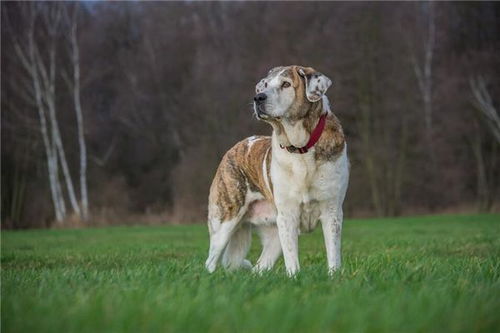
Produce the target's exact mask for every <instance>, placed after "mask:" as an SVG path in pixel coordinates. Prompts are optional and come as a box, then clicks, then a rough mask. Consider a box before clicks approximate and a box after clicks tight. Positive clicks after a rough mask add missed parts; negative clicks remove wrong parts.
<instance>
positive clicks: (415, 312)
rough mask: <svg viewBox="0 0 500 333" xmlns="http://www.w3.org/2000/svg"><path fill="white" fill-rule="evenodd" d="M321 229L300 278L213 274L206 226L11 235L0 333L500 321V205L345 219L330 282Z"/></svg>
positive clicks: (304, 252)
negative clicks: (486, 211) (494, 211)
mask: <svg viewBox="0 0 500 333" xmlns="http://www.w3.org/2000/svg"><path fill="white" fill-rule="evenodd" d="M320 229H321V228H318V229H317V230H316V231H315V232H314V233H312V234H306V235H303V236H301V238H300V250H301V253H300V255H301V266H302V271H301V273H300V274H299V275H298V276H297V278H295V279H289V278H287V277H286V276H285V272H284V267H283V260H282V259H280V261H279V262H278V265H277V267H276V268H275V269H274V270H273V271H272V272H269V273H266V274H264V275H263V276H254V275H252V274H251V273H250V272H248V271H239V272H234V273H228V272H224V271H223V270H218V271H216V273H214V274H212V275H210V274H208V273H207V272H206V271H205V270H204V267H203V263H204V261H205V256H206V252H207V247H208V235H207V230H206V226H204V225H197V226H164V227H110V228H102V229H86V230H33V231H3V232H2V255H1V258H2V286H1V291H2V295H1V299H2V309H1V310H2V311H1V316H2V319H1V320H2V322H1V328H2V332H72V331H77V332H101V331H106V332H121V331H128V332H144V331H146V332H147V331H149V332H170V331H173V332H197V331H208V332H228V331H238V332H245V331H246V332H260V331H266V332H285V331H292V332H494V331H496V332H498V331H500V216H499V215H480V216H434V217H422V218H399V219H370V220H347V221H346V222H345V223H344V233H343V256H344V259H343V268H342V270H341V271H340V272H338V273H336V274H335V276H333V277H332V278H329V277H328V275H327V269H326V259H325V251H324V247H323V241H322V235H321V230H320ZM259 250H260V244H259V242H258V239H257V238H254V241H253V244H252V251H251V253H250V259H251V260H252V262H255V260H256V258H257V256H258V254H259V252H258V251H259Z"/></svg>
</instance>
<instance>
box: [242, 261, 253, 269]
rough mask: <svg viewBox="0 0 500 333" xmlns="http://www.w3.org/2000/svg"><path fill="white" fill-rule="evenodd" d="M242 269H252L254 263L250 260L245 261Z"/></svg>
mask: <svg viewBox="0 0 500 333" xmlns="http://www.w3.org/2000/svg"><path fill="white" fill-rule="evenodd" d="M241 268H243V269H252V263H251V262H250V260H247V259H245V260H243V262H242V263H241Z"/></svg>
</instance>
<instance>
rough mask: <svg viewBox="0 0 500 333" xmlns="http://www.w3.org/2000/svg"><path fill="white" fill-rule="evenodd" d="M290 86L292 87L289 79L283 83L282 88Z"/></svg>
mask: <svg viewBox="0 0 500 333" xmlns="http://www.w3.org/2000/svg"><path fill="white" fill-rule="evenodd" d="M288 87H290V82H288V81H285V82H283V83H282V84H281V88H288Z"/></svg>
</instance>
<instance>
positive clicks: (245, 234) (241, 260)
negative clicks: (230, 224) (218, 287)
mask: <svg viewBox="0 0 500 333" xmlns="http://www.w3.org/2000/svg"><path fill="white" fill-rule="evenodd" d="M251 242H252V228H251V226H250V224H248V223H243V224H241V226H240V227H239V228H238V229H237V230H235V231H234V233H233V235H232V236H231V238H230V240H229V244H228V245H227V246H226V249H225V250H224V255H223V256H222V266H224V268H226V269H228V270H234V269H238V268H249V269H250V268H252V264H251V263H250V261H248V260H246V259H245V257H246V256H247V253H248V250H250V245H251Z"/></svg>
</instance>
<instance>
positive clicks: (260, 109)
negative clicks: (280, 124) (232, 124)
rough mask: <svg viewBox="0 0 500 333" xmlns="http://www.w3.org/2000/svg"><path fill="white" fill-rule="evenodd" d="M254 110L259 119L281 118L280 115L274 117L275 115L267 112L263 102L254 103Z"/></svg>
mask: <svg viewBox="0 0 500 333" xmlns="http://www.w3.org/2000/svg"><path fill="white" fill-rule="evenodd" d="M253 110H254V113H255V117H257V119H259V120H264V121H266V120H279V119H280V117H273V116H271V115H269V114H268V113H267V112H266V107H265V106H264V105H263V104H257V103H254V104H253Z"/></svg>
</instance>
